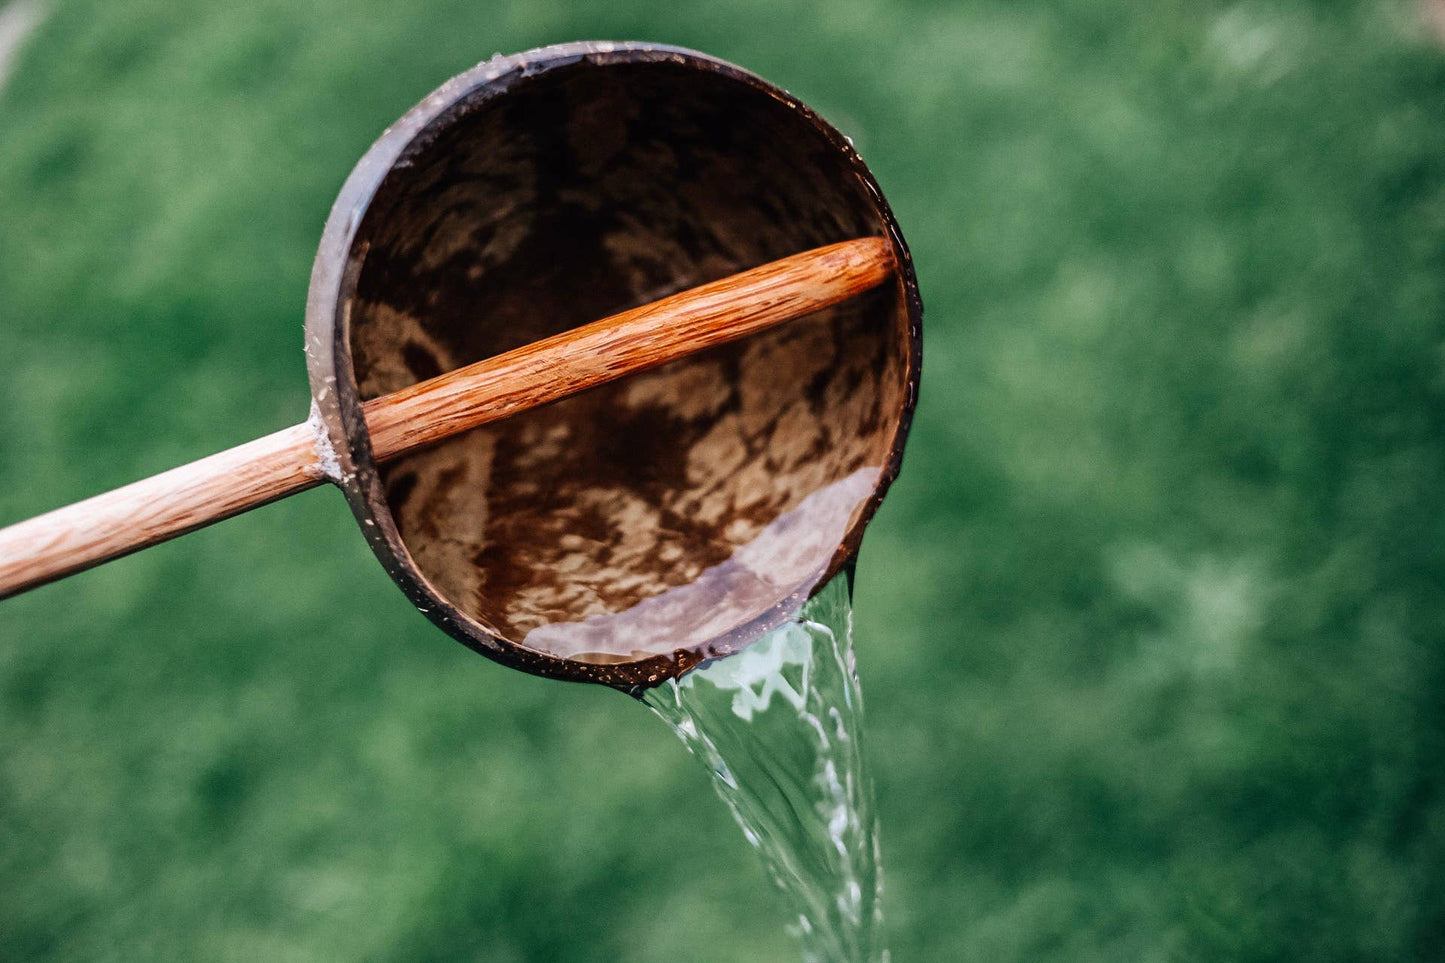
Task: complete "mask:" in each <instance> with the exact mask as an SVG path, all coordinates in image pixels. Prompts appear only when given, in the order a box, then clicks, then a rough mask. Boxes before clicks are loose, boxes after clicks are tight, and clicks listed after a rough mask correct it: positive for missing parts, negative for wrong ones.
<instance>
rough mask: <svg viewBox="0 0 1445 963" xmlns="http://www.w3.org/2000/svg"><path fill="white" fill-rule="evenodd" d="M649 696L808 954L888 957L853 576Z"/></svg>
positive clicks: (822, 962) (869, 960) (834, 958)
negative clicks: (750, 849) (751, 850)
mask: <svg viewBox="0 0 1445 963" xmlns="http://www.w3.org/2000/svg"><path fill="white" fill-rule="evenodd" d="M643 701H644V702H646V703H647V705H649V706H651V707H652V709H653V710H654V711H656V712H657V714H658V715H659V716H661V717H662V718H663V720H664V721H666V722H667V724H668V725H670V726H671V727H672V729H673V730H674V731H675V732H676V733H677V734H678V735H679V736H680V737H681V738H682V740H683V742H684V743H686V744H687V747H688V749H689V750H690V751H691V752H692V753H693V755H695V756H696V757H697V758H698V759H699V760H701V761H702V762H703V763H704V764H705V765H707V766H708V768H709V769H710V770H711V772H712V775H713V785H714V788H716V789H717V791H718V795H720V796H721V797H722V798H723V801H724V802H725V803H727V805H728V808H729V809H731V810H732V813H733V816H734V817H735V818H736V819H737V822H738V825H739V826H741V827H742V830H743V835H744V836H746V837H747V840H748V842H749V843H751V844H752V845H753V846H755V847H757V849H758V850H759V851H760V852H761V853H762V856H763V860H764V862H765V863H766V864H767V867H768V872H769V873H770V874H771V876H772V877H773V879H774V881H775V882H777V884H778V886H779V887H781V889H782V890H783V893H784V896H785V899H787V901H788V902H789V906H790V911H791V912H792V913H793V914H794V917H795V923H794V924H793V926H792V927H791V928H790V929H791V932H792V933H793V935H794V936H795V937H796V938H797V939H798V941H799V942H800V944H801V946H802V949H803V958H804V960H805V961H807V963H878V961H881V963H886V961H887V960H888V953H887V950H885V949H883V921H882V901H881V895H882V875H881V872H880V868H879V859H878V832H877V820H876V816H875V815H874V811H873V786H872V782H871V780H870V778H869V775H868V772H867V769H866V768H865V766H864V759H863V747H862V742H861V735H862V724H863V704H862V698H861V692H860V690H859V687H858V676H857V672H856V669H855V665H854V659H853V608H852V585H851V580H850V578H849V576H848V575H846V574H845V575H840V576H838V577H837V578H835V579H834V580H833V581H832V582H831V583H829V584H828V585H827V586H826V587H825V588H824V589H823V590H822V591H821V592H820V593H818V594H817V595H816V596H814V597H813V598H812V599H811V600H810V601H809V602H807V603H806V604H805V605H804V606H803V607H802V609H801V610H800V611H799V612H798V614H797V615H796V616H795V617H794V618H793V619H792V620H790V621H788V622H786V623H784V624H783V625H782V626H780V627H778V628H777V629H774V630H773V631H772V632H769V633H768V634H767V635H765V636H763V637H762V638H760V639H759V640H758V641H756V642H754V643H753V644H752V645H750V646H748V647H747V648H746V649H744V650H742V651H741V652H739V653H737V654H736V655H732V656H729V657H727V658H725V659H719V660H717V661H714V662H709V663H706V664H704V665H702V666H700V667H698V668H697V669H694V670H693V671H692V672H689V673H688V674H686V675H684V676H683V677H682V678H681V679H678V680H675V681H672V682H669V683H667V684H665V685H662V686H659V687H658V688H656V689H651V690H649V691H648V692H646V693H645V694H644V695H643Z"/></svg>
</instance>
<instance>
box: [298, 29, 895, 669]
mask: <svg viewBox="0 0 1445 963" xmlns="http://www.w3.org/2000/svg"><path fill="white" fill-rule="evenodd" d="M867 235H884V236H888V237H890V238H892V239H893V242H894V245H895V255H896V260H897V264H898V274H897V278H896V282H895V283H892V284H887V285H885V286H884V287H882V288H879V289H876V290H874V291H872V292H870V293H868V294H866V295H864V296H862V297H859V298H855V299H852V300H850V301H847V302H844V303H843V304H840V305H838V306H836V307H834V308H830V309H828V310H826V311H821V312H818V313H816V314H814V315H811V316H809V317H807V318H804V319H801V320H799V321H795V322H792V323H790V324H787V325H784V326H782V327H781V328H778V329H775V330H774V331H772V332H769V333H767V334H765V335H762V336H759V337H756V338H752V339H749V340H747V341H745V342H742V343H738V344H734V345H729V346H726V347H723V348H720V349H715V350H713V351H710V352H707V353H705V354H702V355H698V356H695V357H693V358H689V359H685V360H683V361H680V362H677V363H674V364H672V365H669V366H667V367H664V368H661V369H658V370H656V371H654V372H651V373H648V374H645V375H641V376H638V377H635V378H632V379H628V380H624V381H622V382H618V383H615V384H612V385H608V386H604V387H601V388H597V389H593V390H591V391H589V392H587V393H585V394H583V395H580V396H577V397H575V398H572V399H569V400H567V401H563V402H560V403H557V404H554V405H551V406H548V407H546V408H542V409H539V410H535V411H532V412H528V413H526V414H523V415H521V416H518V417H514V418H511V419H508V420H506V421H504V422H499V423H497V424H494V425H490V426H486V427H484V428H480V429H477V430H475V431H472V432H469V433H468V434H465V435H463V436H459V437H457V438H455V439H452V440H450V441H448V442H445V443H443V444H440V445H437V446H435V447H433V448H431V449H428V450H425V451H422V452H418V453H415V454H411V455H408V456H406V457H403V458H401V459H399V460H397V461H395V462H392V463H390V464H387V465H384V466H381V467H380V468H378V466H377V465H376V463H375V461H374V459H373V456H372V450H371V445H370V440H369V437H368V435H367V432H366V428H365V423H364V420H363V418H362V413H361V403H362V402H363V401H365V400H368V399H371V398H374V397H377V396H379V395H382V394H385V393H388V392H391V391H395V390H397V389H399V388H403V387H406V386H407V385H410V384H413V383H415V382H417V381H420V380H424V379H426V378H429V377H433V376H435V375H437V374H439V373H441V372H443V371H447V370H450V369H452V368H455V367H459V366H461V365H463V364H467V363H470V362H473V361H476V360H478V359H481V358H485V357H489V356H491V355H494V354H497V353H499V352H501V351H505V350H507V349H509V348H513V347H516V346H518V345H522V344H526V343H528V342H531V341H535V340H537V339H539V338H542V337H544V336H546V335H549V334H553V333H556V332H558V331H562V330H566V329H568V328H571V327H574V326H576V325H578V324H581V323H584V322H587V321H591V320H594V319H596V318H600V317H603V316H605V315H608V314H611V313H614V312H616V311H619V310H622V309H624V308H628V307H631V306H633V305H636V304H640V303H644V302H647V301H650V300H654V299H656V298H658V297H661V296H663V295H666V294H670V293H672V292H675V291H678V290H681V289H683V288H687V287H691V286H693V285H697V284H701V283H703V282H705V281H710V280H713V279H716V278H719V277H722V276H725V275H728V274H731V273H734V272H736V271H740V270H743V269H745V268H749V267H753V266H755V265H757V264H761V263H763V262H765V261H770V260H774V259H776V258H780V257H783V256H786V255H789V254H793V253H796V252H799V251H802V250H805V249H808V248H813V247H817V246H820V245H823V244H828V243H831V242H834V241H841V240H847V239H850V238H854V237H862V236H867ZM921 310H922V309H921V304H920V302H919V299H918V291H917V284H916V281H915V279H914V275H913V269H912V263H911V261H910V259H909V256H908V251H907V248H906V247H905V246H904V243H903V239H902V237H901V235H900V234H899V232H898V228H897V225H896V224H895V223H894V221H893V216H892V214H891V212H890V211H889V209H888V206H887V204H886V203H885V202H884V200H883V198H882V194H881V193H880V192H879V190H878V188H877V185H876V184H875V183H874V181H873V179H872V177H871V176H870V174H869V173H868V171H867V168H866V167H864V165H863V162H862V161H861V160H860V159H859V157H858V155H857V153H856V152H855V151H854V150H853V149H852V147H851V145H850V144H849V142H848V141H847V140H846V139H845V138H844V137H842V136H841V135H840V134H839V133H838V132H837V131H835V130H834V129H833V128H832V127H830V126H828V124H826V123H825V122H824V121H823V120H822V119H821V118H819V117H818V116H817V115H816V114H814V113H813V112H812V111H810V110H809V109H808V108H807V107H805V106H804V105H802V104H801V103H799V102H798V101H797V100H795V99H794V98H792V97H791V96H790V95H788V94H787V93H785V92H783V91H781V90H779V89H777V88H776V87H773V86H771V85H769V84H767V83H765V82H764V81H762V80H760V79H758V78H757V77H755V76H753V75H752V74H749V73H746V72H744V71H742V70H740V69H738V68H737V67H734V66H731V65H730V64H726V63H723V62H721V61H718V60H715V59H712V58H710V57H707V56H704V55H702V54H698V53H695V52H692V51H687V50H680V49H677V48H671V47H660V46H654V45H643V44H606V43H579V44H565V45H561V46H556V47H548V48H544V49H540V50H534V51H529V52H527V53H522V54H517V55H515V56H511V57H504V58H496V59H493V60H491V61H488V62H487V63H484V64H481V65H479V66H478V67H476V68H475V69H473V70H470V71H468V72H467V73H465V74H462V75H460V76H459V77H456V78H454V79H453V80H451V81H449V82H448V83H447V84H445V85H444V86H443V87H441V88H440V89H439V90H438V91H437V92H436V93H434V94H432V95H431V96H430V97H428V98H427V99H426V100H424V101H422V103H421V104H419V105H418V106H417V107H416V108H414V109H413V110H412V111H411V112H410V113H408V114H407V115H406V116H405V117H403V118H402V119H401V120H400V121H398V122H397V123H396V124H395V125H393V126H392V127H391V128H390V129H389V130H388V131H387V132H386V133H385V134H384V135H382V137H381V139H380V140H378V141H377V143H376V145H375V146H373V147H372V149H371V150H370V151H369V152H368V153H367V155H366V156H365V157H364V158H362V160H361V162H360V163H359V164H358V165H357V167H356V170H355V171H354V172H353V173H352V176H351V178H350V179H349V180H348V181H347V183H346V186H345V187H344V188H343V190H342V192H341V196H340V197H339V199H338V200H337V202H336V206H335V208H334V209H333V211H332V213H331V217H330V220H329V221H328V222H327V226H326V231H325V233H324V235H323V237H322V242H321V249H320V251H319V253H318V255H317V259H316V266H315V270H314V273H313V277H312V286H311V294H310V299H309V302H308V310H307V322H306V328H307V354H308V357H309V364H310V372H311V383H312V392H313V397H314V400H315V402H316V407H317V412H318V414H319V417H320V419H321V422H322V424H323V425H324V427H325V429H326V432H327V435H328V437H329V438H330V441H331V443H332V445H333V446H334V448H335V454H336V465H335V466H334V468H335V473H336V480H337V482H338V483H339V484H340V485H341V487H342V488H343V490H344V491H345V492H346V495H347V498H348V499H349V500H350V502H351V505H352V508H353V510H354V511H355V513H356V515H357V518H358V519H359V520H360V521H361V523H362V529H363V531H364V532H365V534H366V536H367V538H368V539H369V541H370V543H371V545H372V548H373V549H374V550H375V552H376V554H377V556H378V557H379V558H380V559H381V561H382V564H383V565H385V566H386V569H387V571H388V572H390V573H391V576H392V578H394V579H395V580H396V582H397V584H398V585H400V586H401V587H402V589H403V590H404V591H405V592H406V593H407V595H408V596H409V597H410V598H411V599H412V601H413V602H415V603H416V605H417V606H418V607H419V608H420V609H421V610H422V611H423V612H425V613H426V614H427V615H428V616H429V617H430V618H431V619H432V620H433V621H434V622H436V623H437V624H438V625H440V626H441V627H442V628H443V629H445V630H446V631H447V632H449V633H450V634H451V635H453V636H455V637H456V638H457V639H459V640H460V641H462V642H463V643H465V644H466V645H468V646H470V647H471V648H473V649H475V650H477V651H479V652H482V653H483V654H486V655H488V656H491V657H492V658H495V659H497V660H499V661H501V662H504V663H506V664H509V665H513V666H515V667H518V668H522V669H526V670H528V671H531V672H536V673H540V674H543V675H548V676H554V677H560V678H567V679H577V680H587V681H593V682H601V683H604V684H607V685H612V686H616V687H619V688H625V689H631V688H636V687H639V686H648V685H652V684H655V683H657V682H659V681H662V680H663V679H665V678H668V677H671V676H675V675H677V674H679V673H680V672H682V671H685V670H686V669H688V668H690V667H691V666H692V665H695V664H696V663H697V662H699V661H701V660H702V659H704V658H707V657H710V656H713V655H717V654H721V653H724V652H727V651H731V650H732V649H733V648H736V647H737V646H739V645H741V644H744V643H746V642H747V641H748V640H750V639H751V638H753V637H755V636H756V635H757V634H759V633H760V632H761V631H764V630H765V629H767V628H770V627H771V626H772V625H774V624H776V623H778V622H779V621H781V619H783V618H785V617H786V616H787V614H788V613H789V612H790V611H792V610H793V609H794V608H796V607H797V605H799V604H800V603H801V602H802V600H803V599H805V598H806V597H807V596H808V594H810V593H811V592H812V591H814V590H815V589H816V588H818V587H820V586H821V584H822V582H823V580H825V579H826V578H828V577H831V576H832V575H833V574H835V573H836V572H837V571H838V569H839V568H840V567H841V566H842V565H843V564H844V563H845V562H846V561H848V560H849V558H851V556H852V555H853V553H855V552H856V550H857V546H858V542H859V540H860V539H861V537H862V533H863V528H864V526H865V525H866V523H867V521H868V519H869V517H870V516H871V515H872V513H873V511H874V509H875V508H876V507H877V504H878V502H879V500H880V499H881V498H882V496H883V493H884V491H885V489H886V488H887V486H888V484H889V483H890V482H891V481H892V479H893V477H894V475H895V474H896V473H897V469H898V464H899V459H900V457H901V455H902V448H903V441H904V436H905V435H906V433H907V428H908V422H909V419H910V417H911V415H912V410H913V405H914V401H915V396H916V387H917V378H918V365H919V345H920V338H921V333H920V327H919V324H920V317H921Z"/></svg>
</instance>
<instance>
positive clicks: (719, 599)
mask: <svg viewBox="0 0 1445 963" xmlns="http://www.w3.org/2000/svg"><path fill="white" fill-rule="evenodd" d="M878 474H879V469H878V468H876V467H869V468H860V469H858V470H857V471H855V472H853V473H852V474H851V475H848V476H847V477H845V478H842V479H839V480H838V481H836V482H833V483H832V484H830V485H827V486H825V487H823V488H821V489H819V490H818V491H815V492H812V493H810V494H809V495H808V496H807V497H806V498H804V499H803V500H802V501H801V502H800V503H799V504H798V507H796V508H794V509H793V510H792V511H788V512H784V513H783V514H781V515H779V516H778V517H777V518H775V519H773V521H772V522H771V523H770V524H768V525H767V526H766V527H765V528H764V529H763V530H762V531H761V532H760V533H758V535H757V537H756V538H754V539H753V540H752V541H750V542H748V543H747V544H746V545H743V546H742V547H740V548H739V549H738V550H737V551H736V552H734V553H733V555H732V557H731V558H729V559H728V560H727V561H725V562H723V563H722V564H720V565H714V566H713V567H711V568H709V569H707V570H706V571H704V572H703V573H702V574H701V575H699V576H698V577H697V578H696V579H694V580H693V581H691V582H689V583H687V584H686V585H679V586H677V587H676V588H672V589H669V590H667V591H666V592H663V593H662V594H660V595H658V596H655V597H653V598H649V599H644V600H643V601H641V602H639V603H637V604H636V605H634V606H632V607H631V608H630V609H627V610H626V611H625V612H617V613H615V614H611V615H596V616H592V617H591V618H587V619H584V620H582V621H580V622H554V623H552V624H550V625H544V626H541V627H540V628H536V629H533V630H532V631H531V632H529V633H528V634H527V637H526V638H525V639H524V640H523V645H525V646H527V648H529V649H533V650H535V651H538V652H545V653H547V654H548V655H554V656H557V657H559V658H564V659H577V660H579V661H583V662H594V663H604V664H605V663H609V662H629V661H636V660H640V659H645V658H647V657H649V656H655V655H667V654H670V653H672V652H674V651H676V650H678V649H694V648H697V647H698V646H701V645H704V644H706V643H707V642H710V641H712V640H714V639H717V638H720V637H722V636H724V635H726V634H727V633H728V632H730V631H732V630H733V629H735V628H737V627H738V626H741V625H746V624H748V623H749V622H752V621H753V620H754V619H757V618H758V617H760V616H762V615H765V614H766V613H767V611H768V610H769V609H771V608H773V607H775V606H776V605H777V604H778V601H779V599H783V598H786V597H787V595H788V593H789V592H792V591H797V592H798V593H799V595H800V596H805V595H806V594H807V593H808V592H809V591H810V590H811V589H812V588H813V586H814V585H816V584H817V582H818V580H819V579H820V578H821V577H822V572H823V571H824V570H825V569H826V568H827V567H828V564H829V563H830V562H831V561H832V558H833V553H834V552H835V551H836V550H837V548H838V545H839V543H840V542H842V541H843V538H844V536H845V535H847V533H848V529H849V527H851V526H852V524H853V521H854V519H855V517H856V515H857V513H858V511H859V509H860V508H861V507H862V506H863V504H864V503H865V502H866V501H867V500H868V497H869V496H870V495H872V494H873V489H874V487H875V486H876V485H877V484H878Z"/></svg>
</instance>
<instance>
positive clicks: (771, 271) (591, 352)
mask: <svg viewBox="0 0 1445 963" xmlns="http://www.w3.org/2000/svg"><path fill="white" fill-rule="evenodd" d="M892 270H893V257H892V248H891V246H890V245H889V243H888V242H887V241H886V240H885V239H883V238H861V239H859V240H855V241H844V242H842V243H841V244H831V245H828V246H827V247H820V248H816V249H814V250H811V251H804V252H803V253H801V254H794V255H792V256H791V257H786V258H783V259H782V260H779V261H773V262H771V263H769V264H764V265H762V266H761V267H756V268H753V269H752V270H750V271H744V272H742V273H741V274H734V275H732V276H731V277H726V278H723V279H722V280H719V281H713V282H712V283H710V284H704V285H702V286H700V287H696V288H692V289H690V290H687V291H683V292H680V293H678V294H674V295H672V296H671V297H666V298H663V299H662V300H660V301H654V302H652V303H651V304H645V305H643V306H642V307H638V308H633V309H631V310H630V311H623V312H622V313H621V314H614V315H612V316H611V317H608V318H603V319H602V320H601V321H594V322H592V323H591V324H586V325H583V326H582V327H580V328H574V329H572V330H570V331H564V332H562V333H561V334H557V335H554V336H552V337H550V338H544V339H543V340H541V341H538V342H536V343H535V344H530V345H526V346H525V347H521V348H517V349H516V350H514V351H508V352H506V353H505V354H500V355H497V356H496V357H494V358H487V359H486V360H484V361H478V362H476V363H475V364H470V365H467V366H466V367H462V368H458V369H456V370H455V371H449V372H447V373H446V374H444V375H441V376H439V377H436V378H432V379H430V380H428V381H423V382H421V383H420V384H416V385H413V386H412V387H410V388H405V389H403V390H401V391H398V392H395V393H394V394H389V395H386V396H384V397H381V398H376V399H374V400H372V401H369V402H367V403H366V404H365V406H364V411H365V415H366V425H367V428H368V429H369V430H370V432H371V443H372V448H373V450H374V451H375V453H376V458H377V460H378V461H386V460H388V459H391V458H396V457H398V456H399V455H403V454H406V453H407V452H409V451H414V450H416V449H418V448H421V447H423V446H425V445H430V444H433V443H435V442H437V441H441V440H442V439H444V438H449V437H451V436H452V435H455V434H458V433H460V432H463V431H467V430H469V429H471V428H476V427H477V426H479V425H484V424H486V423H488V422H490V421H496V420H497V419H499V418H505V417H507V416H508V415H512V414H516V413H517V412H520V411H526V410H527V409H529V408H536V407H538V406H540V405H545V404H548V403H549V402H553V401H558V400H560V399H562V398H566V397H568V396H570V395H574V394H577V393H578V392H580V391H585V390H587V389H588V388H592V387H595V386H597V385H601V384H606V383H607V382H609V381H615V380H617V379H618V378H622V377H626V376H627V375H630V374H636V373H638V372H641V371H646V370H648V369H649V368H655V367H657V366H658V365H662V364H665V363H667V362H669V361H673V360H676V359H677V358H681V357H684V356H686V355H689V354H693V353H694V352H697V351H702V350H704V349H706V348H711V347H714V346H715V345H719V344H724V343H726V342H728V341H735V340H737V339H738V338H743V337H746V336H748V335H750V334H755V333H757V332H759V331H763V330H765V329H767V328H770V327H772V326H774V325H777V324H781V323H783V322H785V321H790V320H792V319H794V318H798V317H802V316H803V315H805V314H809V313H811V312H813V311H817V310H819V309H820V308H825V307H827V306H828V305H830V304H836V303H837V302H839V301H842V300H844V299H846V298H849V297H852V296H854V295H856V294H860V293H862V292H863V291H866V290H869V289H870V288H873V287H876V286H878V285H879V284H881V283H883V281H884V280H885V279H886V278H887V277H888V276H889V275H890V274H891V273H892ZM324 430H325V429H324V428H322V427H321V426H320V425H318V424H313V423H310V422H307V423H303V424H300V425H293V426H292V427H290V428H286V429H284V430H282V431H278V432H275V433H274V434H270V435H266V436H265V437H263V438H258V439H256V440H255V441H251V442H247V443H246V444H244V445H238V446H237V447H235V448H230V449H227V450H226V451H223V452H220V453H218V454H215V455H211V456H210V457H208V458H202V459H201V460H199V461H194V462H191V463H190V464H188V465H182V466H180V467H179V468H173V469H171V470H170V471H167V472H162V473H161V474H159V475H154V476H152V477H150V478H146V479H144V480H142V481H138V482H134V483H133V484H130V485H126V486H124V487H123V488H117V489H116V490H114V491H111V492H106V493H105V494H103V495H97V496H95V497H94V498H88V499H86V500H85V501H82V502H76V503H75V504H74V505H69V506H67V507H65V508H60V509H56V510H55V511H53V512H48V513H47V514H44V515H40V516H37V517H35V518H32V519H30V520H28V521H24V522H19V523H18V524H15V525H11V526H10V527H9V528H5V529H0V599H3V598H8V597H10V596H12V595H16V594H18V593H20V592H23V591H25V590H26V589H31V588H34V587H36V586H38V585H43V584H45V583H46V582H53V581H55V580H56V579H59V578H63V577H64V576H66V575H71V574H73V573H75V572H79V571H82V570H84V569H87V568H90V567H91V566H94V565H99V564H100V563H101V562H106V561H109V560H110V559H113V558H118V557H120V556H122V555H127V554H129V553H131V552H134V551H137V550H139V549H142V548H146V547H149V546H151V545H155V544H156V543H158V542H163V541H165V540H166V539H169V538H174V537H175V536H177V535H183V534H185V533H186V532H191V531H195V530H196V529H198V528H201V527H203V526H206V525H209V524H211V523H212V522H218V521H220V520H221V519H223V518H229V517H231V516H232V515H238V514H240V513H241V512H244V511H247V510H249V509H252V508H256V507H258V506H261V505H264V504H266V503H268V502H272V501H275V500H276V499H278V498H284V497H285V496H287V495H292V494H295V493H296V492H299V491H304V490H306V489H308V488H312V487H314V486H316V485H319V484H320V483H321V482H323V481H326V480H327V478H326V475H325V472H324V471H323V470H322V467H321V462H320V461H319V459H318V456H317V451H316V442H317V440H318V432H324Z"/></svg>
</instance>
